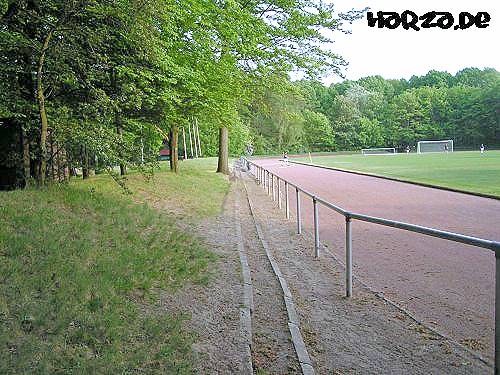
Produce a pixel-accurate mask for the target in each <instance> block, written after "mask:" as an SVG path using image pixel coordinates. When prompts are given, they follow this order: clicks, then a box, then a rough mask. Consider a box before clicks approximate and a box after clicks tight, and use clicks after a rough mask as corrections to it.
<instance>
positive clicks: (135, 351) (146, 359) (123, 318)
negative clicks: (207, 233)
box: [0, 159, 228, 374]
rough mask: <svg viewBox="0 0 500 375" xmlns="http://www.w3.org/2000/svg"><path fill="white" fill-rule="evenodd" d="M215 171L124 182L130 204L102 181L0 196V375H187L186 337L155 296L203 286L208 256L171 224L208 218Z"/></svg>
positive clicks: (190, 168)
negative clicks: (131, 374) (193, 285)
mask: <svg viewBox="0 0 500 375" xmlns="http://www.w3.org/2000/svg"><path fill="white" fill-rule="evenodd" d="M215 166H216V165H215V161H214V160H213V159H212V160H199V161H187V162H184V163H182V166H181V173H180V176H174V175H172V174H170V173H168V172H165V171H163V172H160V173H158V174H157V175H156V176H155V178H154V180H153V181H152V182H151V183H146V182H145V181H144V179H143V177H142V176H141V175H140V174H137V173H136V174H134V173H132V174H131V175H130V176H129V187H130V189H131V190H132V191H134V192H136V194H134V195H131V196H129V195H124V194H123V193H122V192H121V190H120V188H119V187H118V186H117V185H116V183H114V182H113V181H112V180H111V179H110V178H109V177H107V176H97V177H94V178H92V179H91V180H87V181H81V180H75V181H73V182H71V183H70V184H69V186H54V187H52V188H49V189H47V190H44V191H39V190H26V191H14V192H0V373H26V372H28V373H31V372H34V373H54V372H60V373H108V374H118V373H129V372H147V373H151V372H155V373H189V372H190V369H191V358H190V343H191V341H192V339H193V333H188V332H183V331H182V330H181V328H180V327H181V324H182V320H183V319H185V318H186V317H185V316H180V315H177V316H173V315H170V314H167V313H166V312H165V311H162V309H161V308H160V306H159V304H158V291H159V290H160V289H163V290H167V291H174V290H176V289H177V288H180V287H182V286H184V285H186V283H188V282H193V283H205V282H207V280H208V278H209V274H208V271H207V266H208V263H209V262H211V261H212V260H213V259H214V256H213V255H212V254H211V253H210V252H209V251H207V249H205V248H204V247H203V245H202V244H201V243H200V241H199V240H197V239H196V238H193V237H191V236H189V235H187V234H185V233H183V232H182V231H181V230H180V229H179V228H178V227H177V226H176V225H175V220H176V218H180V217H182V218H183V219H186V218H187V219H188V220H191V219H196V218H199V217H206V216H210V215H214V214H216V213H217V212H219V210H220V209H221V205H222V201H223V199H224V196H225V194H226V192H227V189H228V182H227V180H225V179H224V178H222V177H221V176H220V175H216V174H215V173H213V171H214V170H215ZM162 169H163V170H165V169H166V167H165V166H163V167H162ZM137 193H139V194H137ZM140 200H143V201H148V203H149V202H152V203H154V204H155V205H156V206H157V207H159V208H166V209H167V210H169V211H170V212H173V214H172V213H171V214H166V213H165V211H163V212H162V211H161V210H155V209H153V208H151V205H147V204H140V203H138V201H140Z"/></svg>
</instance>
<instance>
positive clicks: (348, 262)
mask: <svg viewBox="0 0 500 375" xmlns="http://www.w3.org/2000/svg"><path fill="white" fill-rule="evenodd" d="M345 295H346V297H351V296H352V230H351V218H350V217H349V216H346V218H345Z"/></svg>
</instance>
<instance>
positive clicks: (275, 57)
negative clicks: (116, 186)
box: [0, 0, 361, 184]
mask: <svg viewBox="0 0 500 375" xmlns="http://www.w3.org/2000/svg"><path fill="white" fill-rule="evenodd" d="M360 16H361V12H356V11H352V12H347V13H344V14H340V15H336V14H335V13H334V9H333V6H332V5H328V4H324V3H323V2H321V1H317V0H294V1H274V0H268V1H263V0H251V1H248V0H221V1H205V0H186V1H176V0H148V1H145V0H44V1H38V0H20V1H10V0H0V126H3V127H4V128H5V127H11V128H16V127H17V128H19V129H20V132H21V133H22V137H21V138H22V141H20V142H21V143H22V147H23V152H22V153H21V154H20V155H21V156H20V157H22V158H23V160H22V161H20V160H17V161H16V157H17V156H16V155H12V153H11V154H10V155H5V153H4V154H2V155H0V166H1V165H6V164H8V163H11V164H16V163H19V164H22V165H23V168H24V175H25V177H30V176H31V177H34V178H36V179H37V180H38V182H39V184H44V183H45V180H46V179H47V178H54V176H55V175H57V176H60V174H59V173H56V172H58V171H59V169H60V168H62V169H63V172H64V173H63V175H65V174H66V172H67V171H68V170H72V169H74V168H76V167H81V168H82V169H83V170H84V172H85V171H88V170H89V169H94V168H100V169H108V170H111V169H112V168H113V167H114V166H116V165H120V166H121V171H122V174H124V173H125V171H126V168H127V166H130V165H133V166H139V167H143V166H144V165H146V164H147V162H151V163H154V161H155V160H156V159H157V156H158V150H159V148H160V146H161V144H162V141H163V140H165V139H168V140H169V142H170V147H171V149H172V155H174V157H172V163H171V167H172V169H173V170H174V171H176V170H177V161H176V157H175V156H176V155H177V152H176V151H177V149H178V147H179V143H178V140H179V132H180V129H181V128H182V127H184V126H186V125H187V124H188V122H189V121H192V119H193V118H196V119H197V120H198V124H199V127H200V136H201V141H202V144H203V149H204V153H206V154H216V153H218V154H219V155H220V156H221V157H220V158H219V171H221V172H227V158H225V156H226V155H227V153H228V151H229V152H231V153H233V154H237V153H239V152H241V151H243V150H244V149H245V146H246V144H247V143H248V141H249V140H250V135H249V128H248V126H247V124H246V123H245V121H244V118H243V117H242V116H241V113H242V108H245V107H246V106H247V105H248V104H249V102H250V101H252V100H253V92H254V89H255V90H257V91H258V90H261V89H260V88H261V87H262V86H265V84H266V81H267V80H268V77H270V76H273V75H276V74H278V75H280V74H285V75H286V73H287V72H290V71H297V70H299V71H302V72H304V73H305V74H306V75H308V76H311V77H316V76H318V74H321V73H322V72H324V71H326V70H338V69H339V67H340V66H341V65H342V64H343V63H344V62H343V60H342V59H341V58H340V57H338V56H336V55H335V54H333V53H331V52H329V51H326V50H323V49H322V48H319V47H318V46H319V45H321V44H323V43H325V44H327V43H329V42H330V41H331V40H330V39H329V38H327V37H325V36H324V35H325V34H324V33H323V32H322V30H325V29H329V30H332V31H335V30H338V29H340V28H342V23H343V22H344V21H352V20H353V19H356V18H359V17H360ZM228 131H229V132H230V134H231V138H230V147H231V148H230V149H229V150H228V145H227V144H224V143H222V142H221V139H222V140H224V139H226V135H227V132H228ZM221 135H222V137H221ZM14 148H16V147H14ZM0 154H1V153H0ZM143 154H144V159H145V163H143V161H142V159H143V158H142V155H143ZM54 164H56V168H54ZM84 175H85V173H84Z"/></svg>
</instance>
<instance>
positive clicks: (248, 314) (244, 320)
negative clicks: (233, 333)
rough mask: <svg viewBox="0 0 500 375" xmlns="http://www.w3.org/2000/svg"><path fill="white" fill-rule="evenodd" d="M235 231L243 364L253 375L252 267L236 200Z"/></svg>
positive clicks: (245, 371) (247, 372)
mask: <svg viewBox="0 0 500 375" xmlns="http://www.w3.org/2000/svg"><path fill="white" fill-rule="evenodd" d="M234 213H235V231H236V240H237V241H238V253H239V256H240V263H241V274H242V276H243V297H242V307H240V335H241V337H242V339H243V343H244V352H245V360H244V363H243V373H244V374H249V375H251V374H253V365H252V310H253V290H252V277H251V275H250V267H249V266H248V260H247V256H246V254H245V246H244V245H243V235H242V230H241V221H240V206H239V204H238V201H237V200H236V202H235V205H234Z"/></svg>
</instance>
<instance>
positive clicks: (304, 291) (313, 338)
mask: <svg viewBox="0 0 500 375" xmlns="http://www.w3.org/2000/svg"><path fill="white" fill-rule="evenodd" d="M247 178H248V177H247ZM247 187H248V189H249V195H250V198H251V199H252V201H254V202H255V203H254V210H255V211H254V213H255V216H256V220H258V222H259V223H260V225H261V227H262V228H263V231H264V235H265V237H266V238H267V240H268V241H269V248H270V249H271V252H272V254H273V257H274V258H275V259H276V261H277V263H278V264H279V267H280V269H281V272H282V274H283V275H284V277H285V279H286V280H287V282H288V285H289V287H290V289H291V291H292V295H293V298H294V299H295V302H296V306H297V309H298V313H299V317H300V322H301V329H302V334H303V335H304V340H305V342H306V346H307V348H308V350H309V354H310V355H311V357H312V359H313V364H314V367H315V369H316V370H317V372H318V373H321V374H379V373H394V374H404V373H411V374H444V373H446V374H471V373H474V374H487V373H491V371H492V369H491V368H490V367H488V366H486V365H484V363H483V362H481V361H479V360H477V359H475V358H474V357H473V356H471V355H470V354H469V353H468V352H466V351H464V350H463V349H462V348H461V347H459V346H456V345H454V344H453V343H451V342H449V341H447V340H444V339H442V338H440V337H438V336H436V335H434V334H433V333H432V332H431V331H429V330H427V329H426V328H425V327H424V326H421V325H419V324H416V323H415V322H414V321H413V320H411V319H410V318H409V317H408V316H407V315H405V314H403V313H401V311H400V310H399V309H397V308H395V307H393V306H391V305H389V304H387V303H386V302H384V300H383V299H381V298H379V297H377V296H376V295H375V294H374V293H373V292H371V291H370V290H368V289H366V288H364V287H362V286H361V285H359V284H358V283H355V296H354V297H353V298H351V299H346V298H344V297H343V295H344V269H343V267H342V266H341V265H339V264H338V263H337V262H336V261H335V260H334V259H333V258H332V257H330V256H323V257H322V258H320V259H319V260H317V259H315V258H314V257H313V251H312V249H313V241H312V238H311V237H310V236H299V235H297V234H296V233H295V226H294V224H293V222H290V221H286V220H284V212H283V211H280V210H278V209H277V207H276V204H275V203H272V201H271V199H270V197H269V196H267V195H266V194H265V193H264V190H263V189H262V188H261V187H259V186H257V185H256V184H254V183H253V182H252V183H248V184H247ZM257 202H259V203H260V204H257Z"/></svg>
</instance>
